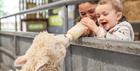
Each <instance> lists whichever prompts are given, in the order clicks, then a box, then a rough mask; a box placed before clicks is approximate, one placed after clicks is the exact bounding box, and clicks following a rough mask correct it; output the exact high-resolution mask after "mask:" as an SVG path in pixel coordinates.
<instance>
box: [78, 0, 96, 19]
mask: <svg viewBox="0 0 140 71" xmlns="http://www.w3.org/2000/svg"><path fill="white" fill-rule="evenodd" d="M78 7H79V13H80V16H81V18H84V17H89V18H91V19H93V20H96V14H95V8H96V4H91V3H89V2H85V3H82V4H80V5H79V6H78Z"/></svg>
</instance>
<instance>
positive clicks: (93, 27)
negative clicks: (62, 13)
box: [80, 17, 98, 34]
mask: <svg viewBox="0 0 140 71" xmlns="http://www.w3.org/2000/svg"><path fill="white" fill-rule="evenodd" d="M80 22H82V24H83V25H85V26H86V27H87V28H88V29H89V30H90V31H92V34H96V33H97V32H98V26H97V25H96V23H95V22H94V20H92V19H90V18H88V17H85V18H82V19H81V21H80Z"/></svg>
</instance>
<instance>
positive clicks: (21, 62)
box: [14, 56, 27, 67]
mask: <svg viewBox="0 0 140 71" xmlns="http://www.w3.org/2000/svg"><path fill="white" fill-rule="evenodd" d="M26 62H27V58H26V56H19V57H18V58H17V59H16V60H15V62H14V66H15V67H21V66H23V65H24V64H25V63H26Z"/></svg>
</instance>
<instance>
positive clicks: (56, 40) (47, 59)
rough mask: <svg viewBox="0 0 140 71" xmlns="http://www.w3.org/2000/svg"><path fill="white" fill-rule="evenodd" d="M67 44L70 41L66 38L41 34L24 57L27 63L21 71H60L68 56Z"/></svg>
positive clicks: (45, 33)
mask: <svg viewBox="0 0 140 71" xmlns="http://www.w3.org/2000/svg"><path fill="white" fill-rule="evenodd" d="M66 42H68V40H67V39H66V38H65V37H63V38H62V36H61V38H60V36H55V35H53V34H48V33H47V32H41V33H39V34H38V35H37V36H36V37H35V38H34V40H33V43H32V45H31V47H30V48H29V49H28V50H27V52H26V54H25V55H24V56H25V57H26V58H27V62H26V63H25V64H24V65H23V66H22V68H21V71H58V66H59V62H60V61H61V60H63V59H64V57H65V54H66V47H65V46H66V44H67V43H66Z"/></svg>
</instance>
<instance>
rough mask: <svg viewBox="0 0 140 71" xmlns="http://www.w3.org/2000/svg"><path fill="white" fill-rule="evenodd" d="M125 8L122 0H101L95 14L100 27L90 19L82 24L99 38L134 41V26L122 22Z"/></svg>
mask: <svg viewBox="0 0 140 71" xmlns="http://www.w3.org/2000/svg"><path fill="white" fill-rule="evenodd" d="M122 11H123V7H122V4H121V1H120V0H101V1H100V2H99V4H98V5H97V7H96V9H95V12H96V17H97V21H98V23H99V26H97V25H96V24H95V22H94V21H93V20H91V19H90V18H88V17H85V18H83V19H81V22H82V23H83V24H84V25H85V26H86V27H88V28H89V29H90V30H91V31H92V33H93V35H95V36H96V37H97V38H106V39H114V40H125V41H133V40H134V32H133V29H132V26H131V25H130V24H129V23H128V22H127V21H124V20H122V19H123V15H122Z"/></svg>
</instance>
